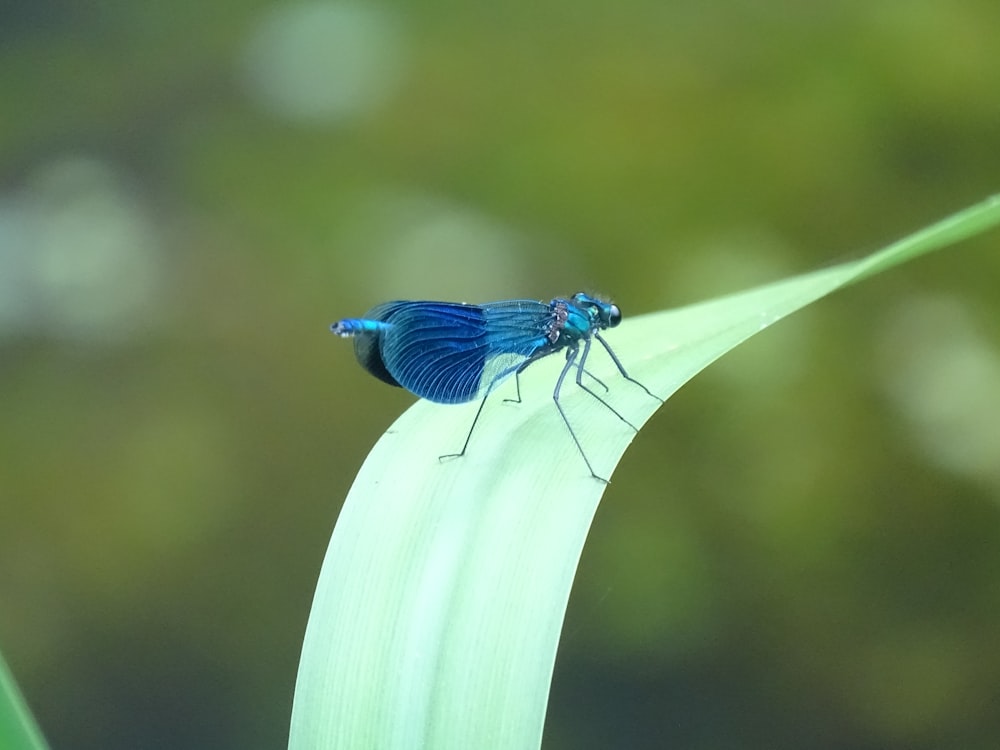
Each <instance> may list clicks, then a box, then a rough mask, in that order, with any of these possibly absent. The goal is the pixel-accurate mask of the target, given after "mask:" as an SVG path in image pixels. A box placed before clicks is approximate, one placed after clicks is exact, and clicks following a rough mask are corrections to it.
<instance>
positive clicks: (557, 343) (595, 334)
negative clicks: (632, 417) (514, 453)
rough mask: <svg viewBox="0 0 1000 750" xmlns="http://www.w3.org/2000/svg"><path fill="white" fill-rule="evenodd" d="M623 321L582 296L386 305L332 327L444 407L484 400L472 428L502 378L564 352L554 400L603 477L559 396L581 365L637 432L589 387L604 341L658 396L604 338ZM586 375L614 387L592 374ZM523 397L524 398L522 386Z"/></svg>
mask: <svg viewBox="0 0 1000 750" xmlns="http://www.w3.org/2000/svg"><path fill="white" fill-rule="evenodd" d="M620 322H621V311H620V310H619V309H618V306H617V305H615V304H613V303H611V302H606V301H604V300H601V299H598V298H597V297H592V296H590V295H588V294H584V293H582V292H581V293H578V294H574V295H573V296H572V297H570V298H568V299H566V298H562V297H557V298H556V299H553V300H551V301H550V302H547V303H546V302H538V301H535V300H504V301H501V302H488V303H486V304H482V305H467V304H464V303H457V302H407V301H396V302H386V303H384V304H381V305H378V306H377V307H374V308H372V309H371V310H369V311H368V312H367V313H365V316H364V317H363V318H346V319H344V320H341V321H338V322H337V323H334V324H333V325H332V326H331V327H330V328H331V330H332V331H333V332H334V333H335V334H337V335H338V336H344V337H352V338H354V353H355V355H356V356H357V358H358V362H360V363H361V366H362V367H364V368H365V369H366V370H367V371H368V372H369V373H371V374H372V375H374V376H375V377H377V378H378V379H379V380H382V381H384V382H386V383H389V384H390V385H395V386H400V387H402V388H405V389H407V390H408V391H410V392H412V393H414V394H416V395H417V396H420V397H421V398H426V399H428V400H430V401H435V402H437V403H442V404H458V403H464V402H466V401H472V400H473V399H475V398H478V397H482V402H481V403H480V405H479V411H477V412H476V417H475V419H474V420H473V422H472V428H474V427H475V425H476V422H477V421H478V419H479V414H480V413H481V412H482V408H483V404H485V403H486V397H487V396H489V394H490V393H491V392H492V391H493V390H494V388H495V387H496V386H497V385H498V384H499V383H500V382H501V381H503V380H504V379H505V378H507V377H509V376H510V375H514V376H515V378H517V376H518V375H520V373H521V372H523V371H524V369H525V368H526V367H528V366H529V365H530V364H531V363H533V362H535V361H537V360H539V359H541V358H542V357H546V356H548V355H550V354H553V353H555V352H557V351H560V350H563V349H565V350H566V364H565V366H564V367H563V369H562V372H561V373H560V375H559V379H558V380H557V381H556V386H555V390H554V391H553V393H552V396H553V399H554V400H555V404H556V408H557V409H558V410H559V414H560V415H561V416H562V418H563V421H564V422H565V423H566V426H567V427H568V428H569V431H570V435H572V437H573V441H574V442H575V443H576V446H577V448H579V450H580V454H581V455H582V456H583V460H584V462H585V463H586V464H587V468H588V469H590V473H591V474H592V475H593V476H594V477H597V478H598V479H600V477H598V476H597V474H595V473H594V470H593V468H591V466H590V461H589V460H588V459H587V455H586V454H585V453H584V451H583V448H582V447H581V446H580V441H579V440H578V439H577V436H576V433H575V432H574V431H573V427H572V425H571V424H570V423H569V420H568V419H567V418H566V414H565V413H564V412H563V409H562V406H561V405H560V403H559V391H560V389H561V388H562V383H563V380H564V379H565V377H566V373H567V372H569V371H570V370H571V369H572V368H574V367H575V368H576V369H577V376H576V382H577V385H579V386H580V387H581V388H583V389H584V390H586V391H587V392H588V393H590V394H591V395H592V396H594V398H596V399H597V400H599V401H600V402H601V403H602V404H604V405H605V406H606V407H607V408H608V409H610V410H611V411H612V412H613V413H614V414H615V415H616V416H617V417H618V418H619V419H621V420H622V421H623V422H625V423H626V424H628V425H629V426H630V427H632V428H633V429H635V427H634V426H633V425H632V424H631V423H630V422H628V420H626V419H625V418H624V417H623V416H622V415H621V414H619V413H618V412H617V411H616V410H615V409H614V408H612V407H611V405H610V404H608V403H607V402H606V401H604V399H602V398H601V397H600V396H598V395H597V394H596V393H595V392H594V391H592V390H591V389H590V388H589V387H587V386H586V385H585V384H584V382H583V375H584V373H586V370H585V365H586V362H587V356H588V355H589V353H590V343H591V340H592V339H597V340H598V341H599V342H601V344H602V345H603V347H604V349H605V350H606V351H607V352H608V354H609V355H610V356H611V359H612V361H613V362H614V363H615V365H616V366H617V368H618V370H619V372H621V374H622V376H623V377H624V378H625V379H626V380H629V381H631V382H633V383H635V384H636V385H638V386H639V387H641V388H642V389H643V390H645V391H646V393H649V395H650V396H652V397H653V398H658V397H657V396H654V395H653V394H652V393H650V392H649V390H648V389H647V388H646V387H645V386H643V385H642V384H641V383H639V382H638V381H636V380H634V379H632V378H631V377H629V375H628V373H627V372H626V371H625V368H624V367H623V366H622V363H621V362H620V361H619V360H618V357H616V356H615V353H614V352H613V351H612V350H611V347H610V346H608V344H607V342H606V341H605V340H604V339H603V338H602V337H601V333H600V332H601V331H603V330H606V329H608V328H614V327H615V326H617V325H618V324H619V323H620ZM586 374H587V375H588V377H591V378H592V379H593V380H595V381H596V382H597V383H599V384H600V385H601V386H602V387H604V388H605V390H607V387H606V386H604V384H603V383H601V382H600V381H599V380H597V379H596V378H594V377H593V376H592V375H590V373H586ZM517 400H518V401H519V400H520V383H518V398H517ZM472 428H470V430H469V435H468V437H466V439H465V445H463V446H462V450H461V452H460V453H457V454H450V455H453V456H461V455H463V454H464V453H465V449H466V448H467V447H468V445H469V439H470V438H471V436H472ZM442 458H445V457H444V456H442Z"/></svg>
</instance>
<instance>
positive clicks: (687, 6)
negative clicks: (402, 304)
mask: <svg viewBox="0 0 1000 750" xmlns="http://www.w3.org/2000/svg"><path fill="white" fill-rule="evenodd" d="M998 34H1000V5H998V4H997V3H996V2H995V1H994V0H959V1H957V2H943V1H940V2H935V1H933V0H929V1H927V2H919V1H918V2H914V1H913V0H906V2H903V1H902V0H892V1H890V2H882V3H869V2H816V3H789V2H769V3H763V2H761V3H736V2H722V3H704V2H693V1H692V0H681V1H679V2H669V3H664V2H659V1H657V2H650V1H649V0H628V1H625V2H619V3H615V4H611V3H594V2H587V1H586V0H584V1H583V2H575V3H569V2H561V1H560V0H533V2H523V0H513V1H511V2H504V3H499V4H485V3H449V2H419V0H418V1H417V2H410V3H401V2H396V3H391V2H382V3H380V4H373V3H362V2H358V3H354V4H352V3H347V2H329V3H327V2H304V3H303V2H289V3H281V4H270V5H269V4H265V3H260V2H236V1H234V0H216V1H215V2H211V3H203V2H191V1H190V0H178V1H177V2H173V3H160V4H154V3H152V2H149V1H148V0H146V1H145V2H132V1H129V2H125V1H124V0H118V1H117V2H116V1H114V0H110V1H106V2H96V3H87V4H83V3H80V4H78V3H72V2H68V1H66V0H35V2H32V3H13V4H12V3H5V4H3V6H2V7H0V103H2V107H0V648H2V650H3V652H4V654H5V656H6V657H7V659H8V660H9V662H10V665H11V668H12V669H13V671H14V673H15V674H16V676H17V677H18V679H19V681H20V683H21V686H22V687H23V689H24V691H25V693H26V696H27V698H28V700H29V702H30V704H31V705H32V707H33V709H34V711H35V712H36V714H37V717H38V719H39V722H40V723H41V725H42V728H43V730H44V731H45V732H46V734H47V736H48V738H49V739H50V741H51V742H52V744H53V747H54V748H81V749H84V750H90V749H95V750H96V749H97V748H101V749H104V750H107V749H109V748H114V749H117V748H122V749H127V748H128V749H130V748H274V747H282V746H283V745H284V744H285V742H286V733H287V725H288V716H289V711H290V707H291V696H292V689H293V684H294V678H295V670H296V667H297V659H298V651H299V647H300V644H301V638H302V634H303V631H304V627H305V622H306V618H307V616H308V612H309V606H310V601H311V595H312V590H313V586H314V583H315V580H316V576H317V575H318V571H319V565H320V562H321V560H322V556H323V553H324V550H325V547H326V544H327V541H328V539H329V535H330V532H331V530H332V527H333V524H334V522H335V519H336V516H337V511H338V508H339V504H340V502H341V501H342V499H343V497H344V496H345V494H346V492H347V489H348V487H349V486H350V484H351V481H352V478H353V475H354V473H355V472H356V470H357V468H358V467H359V465H360V463H361V461H362V460H363V458H364V456H365V455H366V453H367V451H368V450H369V448H370V447H371V445H372V444H373V442H374V441H375V440H376V439H377V438H378V436H379V435H380V434H381V433H382V432H383V431H384V430H385V429H386V427H388V425H389V424H390V423H391V421H392V420H393V419H394V418H395V416H396V415H398V414H399V413H400V412H401V411H402V410H403V409H404V408H405V407H406V406H407V405H408V404H409V403H410V402H411V401H412V397H410V396H408V395H407V394H406V393H404V392H402V391H398V390H396V389H390V388H387V387H385V386H384V385H383V384H381V383H378V382H377V381H375V380H374V379H372V378H371V377H369V376H367V375H366V374H365V373H364V372H363V371H362V370H361V369H360V368H359V367H358V366H357V365H356V363H355V362H354V358H353V355H352V352H351V347H350V346H349V345H347V344H345V343H344V342H341V341H338V340H336V339H334V338H333V337H331V336H330V334H329V333H328V331H327V326H328V324H329V323H330V322H331V321H333V320H335V319H337V318H340V317H344V316H349V315H357V314H360V313H362V312H363V311H364V310H366V309H367V308H368V307H370V306H372V305H373V304H375V303H377V302H380V301H383V300H386V299H392V298H400V297H401V298H441V299H455V300H467V301H486V300H490V299H501V298H506V297H533V298H539V299H549V298H551V297H552V296H555V295H559V294H566V293H572V292H575V291H577V290H579V289H589V290H592V291H599V292H603V293H606V294H608V295H610V296H612V297H613V298H614V299H615V300H616V301H617V302H618V303H619V304H620V306H621V307H622V309H623V310H624V313H625V315H626V322H625V325H627V324H628V320H627V318H628V315H629V314H634V313H640V312H643V311H650V310H654V309H660V308H666V307H672V306H676V305H681V304H686V303H689V302H693V301H696V300H699V299H701V298H704V297H707V296H711V295H715V294H720V293H724V292H727V291H735V290H738V289H741V288H743V287H746V286H749V285H752V284H755V283H759V282H764V281H768V280H773V279H777V278H780V277H782V276H786V275H790V274H793V273H797V272H801V271H806V270H811V269H813V268H815V267H818V266H822V265H827V264H829V263H832V262H836V261H838V260H844V259H847V258H851V257H855V256H857V255H859V254H861V253H863V252H867V251H870V250H874V249H875V248H877V247H878V246H880V245H882V244H885V243H886V242H888V241H890V240H892V239H895V238H896V237H899V236H901V235H902V234H905V233H906V232H908V231H911V230H913V229H916V228H919V227H920V226H923V225H925V224H928V223H930V222H931V221H933V220H936V219H938V218H940V217H942V216H943V215H945V214H947V213H949V212H951V211H953V210H956V209H958V208H961V207H963V206H965V205H967V204H969V203H972V202H974V201H977V200H979V199H980V198H982V197H984V196H986V195H988V194H990V193H992V192H995V191H996V190H997V188H998V185H1000V180H998V175H1000V169H998V167H1000V94H998V91H1000V54H998V53H997V40H998V38H1000V37H998ZM998 244H1000V237H997V236H996V235H995V234H993V235H988V236H986V237H983V238H980V239H978V240H975V241H972V242H969V243H966V244H965V245H963V246H962V247H961V248H958V249H955V250H950V251H947V252H945V253H940V254H938V255H936V256H933V257H929V258H926V259H923V260H920V261H919V262H917V263H914V264H912V265H909V266H906V267H903V268H902V269H897V270H894V271H893V272H891V273H889V274H887V275H885V276H881V277H878V278H876V279H874V280H872V281H869V282H867V283H865V284H864V285H862V286H859V287H856V288H852V289H850V290H848V291H846V292H844V293H841V294H839V295H836V296H835V297H833V298H831V299H829V300H826V301H824V302H822V303H820V304H819V305H817V306H816V307H815V308H813V309H811V310H808V311H806V312H805V313H802V314H800V315H797V316H795V317H794V318H792V319H790V320H788V321H786V322H783V323H782V324H781V325H780V326H777V327H775V328H774V329H773V330H769V331H767V332H766V333H764V334H762V335H761V336H760V337H758V338H757V339H755V340H754V341H752V342H751V343H750V344H749V345H747V346H746V347H745V348H743V349H741V350H739V351H737V352H735V353H734V354H732V355H730V356H729V357H727V358H726V359H724V360H723V361H721V362H720V363H718V364H717V365H715V366H713V367H712V368H710V369H709V371H707V372H706V373H705V374H704V375H703V376H701V377H699V378H697V379H696V380H695V381H694V382H693V383H692V384H690V385H689V386H687V387H685V388H684V389H683V390H682V391H681V392H680V393H679V394H678V395H677V396H676V397H675V398H674V399H672V400H671V401H670V402H669V403H668V404H667V405H666V406H665V407H664V408H663V409H662V410H661V412H660V414H659V415H658V416H657V417H656V418H655V419H654V420H653V422H652V423H651V424H650V426H649V427H648V428H647V429H646V430H644V432H643V434H642V435H641V436H640V437H639V438H638V439H637V441H636V442H635V444H634V446H633V448H632V450H631V451H630V453H629V454H628V455H627V456H626V458H625V460H624V462H623V463H622V465H621V466H620V467H619V470H618V472H617V473H616V475H615V477H614V482H613V483H612V484H611V486H610V487H609V489H608V491H607V494H606V497H605V501H604V503H603V506H602V508H601V510H600V512H599V513H598V516H597V520H596V523H595V526H594V529H593V531H592V534H591V538H590V540H589V544H588V547H587V549H586V551H585V553H584V558H583V560H582V563H581V570H580V576H579V578H578V581H577V586H576V589H575V591H574V594H573V598H572V600H571V603H570V611H569V614H568V619H567V623H566V628H565V634H564V639H563V644H562V648H561V651H560V657H559V662H558V663H557V665H556V675H555V682H554V687H553V693H552V698H551V703H550V710H549V717H548V723H547V725H546V747H547V748H556V749H558V748H584V749H587V748H609V747H614V748H660V747H684V748H705V749H706V750H707V749H712V750H715V749H721V748H800V747H811V748H856V749H859V750H862V749H865V750H866V749H868V748H871V749H873V750H874V749H875V748H907V749H920V748H928V750H929V749H930V748H962V749H963V750H976V749H978V748H984V749H985V748H996V747H997V745H998V742H1000V635H998V634H1000V504H998V501H1000V326H998V323H997V321H998V320H1000V295H997V291H996V290H997V280H998V278H1000V254H998V253H997V247H998ZM663 335H664V336H668V337H669V335H670V332H669V331H664V332H663ZM609 339H610V340H611V341H612V343H613V340H614V335H613V333H612V334H609ZM442 408H448V407H442ZM452 448H454V446H443V447H442V451H446V450H450V449H452Z"/></svg>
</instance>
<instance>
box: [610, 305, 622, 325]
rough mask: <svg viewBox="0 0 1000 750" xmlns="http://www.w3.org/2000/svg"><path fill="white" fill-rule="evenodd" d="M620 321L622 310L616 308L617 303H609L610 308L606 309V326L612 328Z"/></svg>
mask: <svg viewBox="0 0 1000 750" xmlns="http://www.w3.org/2000/svg"><path fill="white" fill-rule="evenodd" d="M621 322H622V311H621V310H619V309H618V305H611V309H610V310H609V311H608V328H614V327H615V326H616V325H618V324H619V323H621Z"/></svg>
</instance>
